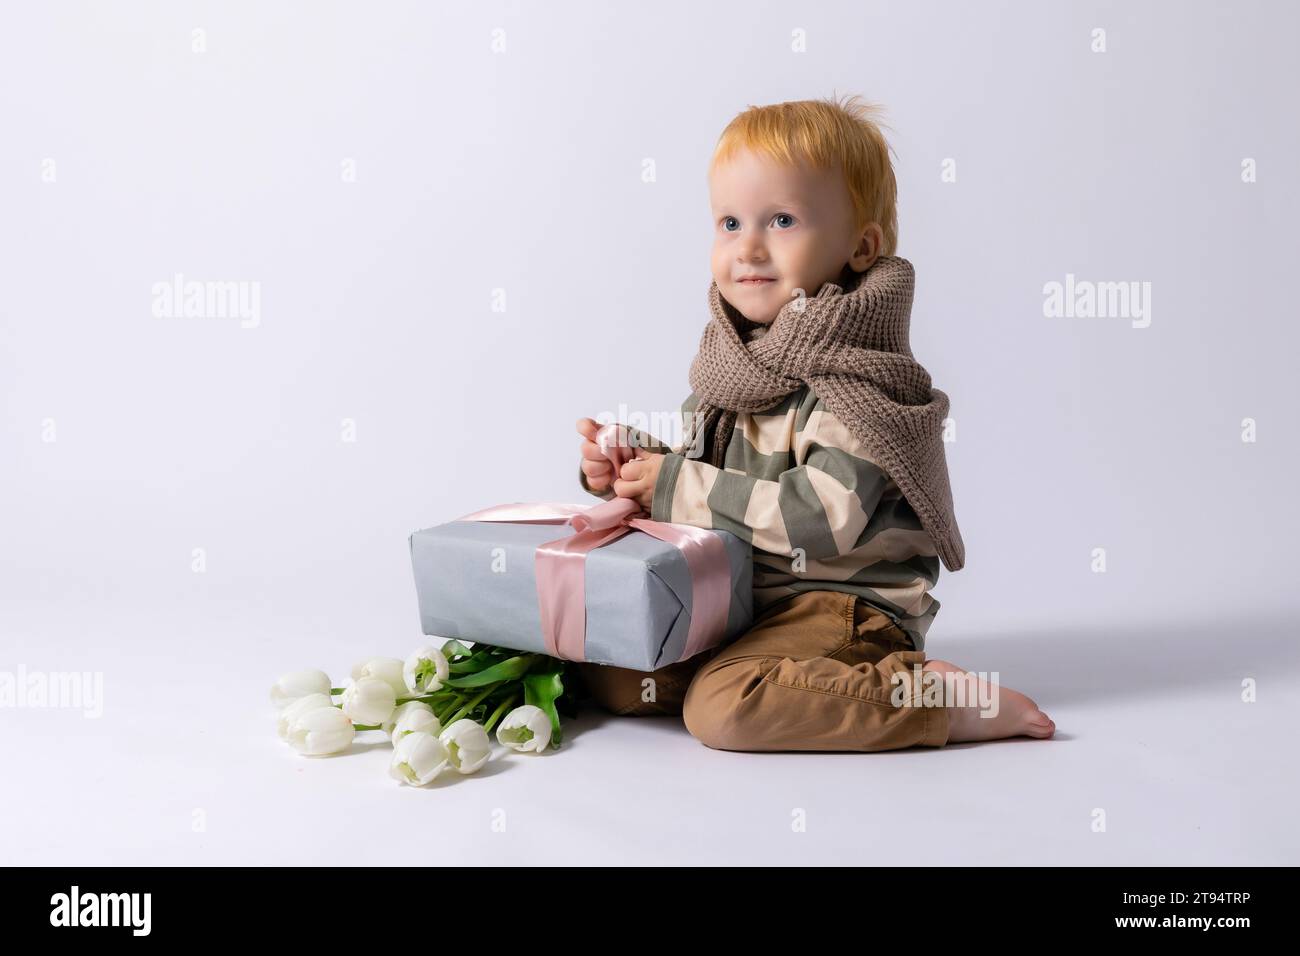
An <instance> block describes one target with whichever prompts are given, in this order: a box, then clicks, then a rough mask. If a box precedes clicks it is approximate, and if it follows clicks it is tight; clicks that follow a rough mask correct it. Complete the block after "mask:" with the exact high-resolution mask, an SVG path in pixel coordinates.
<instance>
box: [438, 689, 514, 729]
mask: <svg viewBox="0 0 1300 956" xmlns="http://www.w3.org/2000/svg"><path fill="white" fill-rule="evenodd" d="M502 683H504V681H498V682H497V683H495V684H488V685H487V687H485V688H483V692H482V693H480V694H479V695H478V696H477V697H475V698H474V699H473V700H471V701H470V702H469V703H468V704H466V705H465V706H463V707H462V708H461V709H460V710H458V711H456V713H455V716H453V717H449V718H448V719H447V720H445V721H440V722H439V723H441V724H442V725H443V726H444V727H450V726H451V725H452V724H454V723H455V722H456V721H458V720H460V719H461V718H462V717H464V716H465V715H466V714H469V713H473V711H474V708H475V707H477V706H478V704H479V701H481V700H482V699H483V698H484V697H486V696H488V695H489V694H490V693H492V692H493V691H494V690H496V689H497V688H498V687H500V686H501V684H502Z"/></svg>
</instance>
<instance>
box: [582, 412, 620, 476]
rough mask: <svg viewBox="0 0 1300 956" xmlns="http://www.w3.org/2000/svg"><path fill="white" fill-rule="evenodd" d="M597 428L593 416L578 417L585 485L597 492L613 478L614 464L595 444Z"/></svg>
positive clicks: (598, 428)
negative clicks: (581, 439)
mask: <svg viewBox="0 0 1300 956" xmlns="http://www.w3.org/2000/svg"><path fill="white" fill-rule="evenodd" d="M599 430H600V422H598V421H596V420H595V419H594V418H579V419H578V434H579V435H581V436H582V438H583V442H582V473H583V474H584V475H586V476H587V485H588V486H589V487H590V488H591V490H592V491H594V492H596V493H597V494H599V493H600V492H603V491H605V490H606V489H607V488H608V487H609V486H610V482H612V481H613V480H614V466H613V465H611V464H610V462H609V459H608V458H606V457H605V455H604V453H603V452H601V450H600V446H599V445H597V444H596V432H597V431H599Z"/></svg>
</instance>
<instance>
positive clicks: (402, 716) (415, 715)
mask: <svg viewBox="0 0 1300 956" xmlns="http://www.w3.org/2000/svg"><path fill="white" fill-rule="evenodd" d="M408 707H409V708H411V709H410V710H406V708H408ZM403 710H406V712H405V713H402V711H403ZM393 716H394V718H396V719H395V720H394V722H393V726H392V728H391V729H389V730H388V735H389V737H391V738H392V741H393V746H394V747H396V746H397V742H398V741H399V740H401V739H402V738H403V737H405V736H406V735H407V734H413V733H415V732H417V731H423V732H424V733H426V734H430V735H432V736H434V737H436V736H438V734H440V733H441V732H442V724H440V723H438V718H437V717H436V716H434V713H433V708H432V707H430V706H429V705H428V704H423V703H420V701H418V700H413V701H409V702H408V703H405V704H403V705H402V706H401V707H398V708H397V710H395V711H393ZM384 727H385V728H386V729H387V728H388V725H387V724H385V725H384Z"/></svg>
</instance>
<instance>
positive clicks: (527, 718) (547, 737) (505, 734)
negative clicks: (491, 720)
mask: <svg viewBox="0 0 1300 956" xmlns="http://www.w3.org/2000/svg"><path fill="white" fill-rule="evenodd" d="M497 740H498V741H499V742H500V743H501V744H502V745H503V746H506V747H509V748H510V749H511V750H518V751H520V752H521V753H529V752H532V753H541V752H542V751H543V750H545V749H546V745H547V744H549V743H550V742H551V718H549V717H547V716H546V712H545V711H544V710H542V709H541V708H540V707H535V706H533V705H532V704H524V705H522V706H520V707H516V708H515V709H514V710H512V711H510V713H508V714H506V717H505V720H503V721H501V723H500V724H498V725H497Z"/></svg>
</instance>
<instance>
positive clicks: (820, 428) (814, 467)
mask: <svg viewBox="0 0 1300 956" xmlns="http://www.w3.org/2000/svg"><path fill="white" fill-rule="evenodd" d="M777 411H778V413H777V414H771V415H761V414H760V415H752V416H741V417H740V419H738V421H737V425H736V432H735V433H733V435H732V439H731V444H730V445H729V446H728V454H727V465H728V467H727V468H726V469H720V468H716V467H714V466H713V465H710V464H708V463H706V462H704V461H703V460H700V459H697V458H688V457H685V456H683V455H681V454H678V453H671V454H668V455H667V456H666V457H665V458H664V461H663V466H662V468H661V469H660V471H659V478H658V481H657V482H656V484H655V493H654V499H653V503H652V508H651V517H652V518H654V519H655V520H659V521H671V522H675V523H679V524H690V525H695V526H697V527H701V528H714V529H718V530H724V531H730V532H732V533H733V534H736V535H738V536H739V537H742V538H744V539H746V540H748V541H750V543H751V544H752V545H753V546H754V547H755V548H757V549H761V550H763V551H767V552H769V553H771V554H777V555H783V556H786V557H795V556H797V555H798V554H802V555H803V556H804V557H806V558H808V559H809V560H814V561H816V560H824V559H828V558H834V557H837V556H840V555H844V554H847V553H849V552H850V551H853V550H854V549H855V548H857V547H858V546H859V545H860V544H861V543H862V542H863V540H864V539H865V538H866V536H867V533H868V526H869V525H870V524H871V518H872V515H873V513H874V512H875V511H876V509H877V506H878V505H880V503H881V500H882V497H883V496H884V494H885V492H886V490H887V488H888V487H889V485H890V479H889V476H888V475H887V474H886V473H885V471H884V469H882V468H881V467H880V466H879V465H878V464H877V463H876V462H875V461H873V460H872V459H871V458H870V456H869V454H868V452H867V450H866V448H865V447H863V446H862V444H861V443H860V442H859V441H858V440H857V439H856V438H855V437H854V436H853V435H852V434H851V433H850V432H849V430H848V429H847V428H846V427H845V426H844V425H843V423H842V422H841V421H840V420H839V419H838V418H836V417H835V415H834V414H833V413H832V412H831V411H830V410H829V409H827V408H826V407H825V406H824V405H823V404H822V403H821V401H820V400H818V399H817V398H816V396H815V395H812V394H811V393H809V396H808V399H807V403H806V404H805V405H803V406H802V407H799V406H795V407H782V408H781V409H778V410H777ZM790 459H792V460H793V461H794V467H790V468H787V469H785V470H782V471H779V472H778V473H776V474H774V475H772V476H771V477H757V476H756V475H761V474H762V473H763V472H764V471H765V470H766V471H772V470H773V469H772V468H771V465H770V463H772V462H778V461H782V462H788V461H789V460H790ZM733 461H734V462H735V463H736V464H737V465H738V466H739V467H735V468H733V467H732V462H733Z"/></svg>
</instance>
